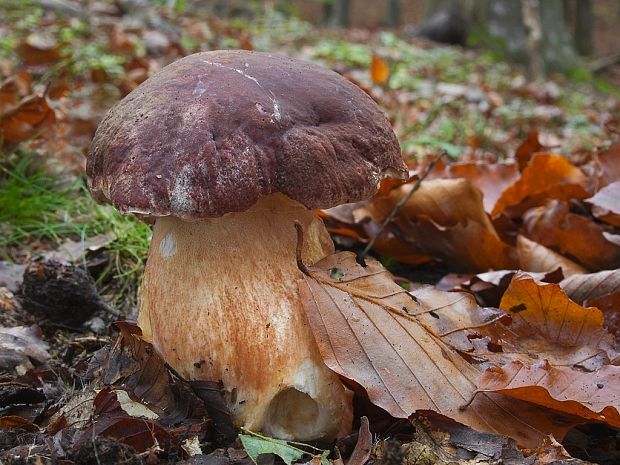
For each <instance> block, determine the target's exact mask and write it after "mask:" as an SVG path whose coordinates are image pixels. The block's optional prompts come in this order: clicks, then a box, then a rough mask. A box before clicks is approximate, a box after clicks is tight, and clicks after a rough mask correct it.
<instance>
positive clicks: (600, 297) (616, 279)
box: [560, 270, 620, 343]
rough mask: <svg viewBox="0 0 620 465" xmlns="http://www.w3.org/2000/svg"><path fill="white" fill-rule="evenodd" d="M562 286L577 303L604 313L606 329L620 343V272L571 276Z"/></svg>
mask: <svg viewBox="0 0 620 465" xmlns="http://www.w3.org/2000/svg"><path fill="white" fill-rule="evenodd" d="M560 286H562V289H564V292H566V294H567V295H568V296H569V297H570V298H571V299H572V300H574V301H575V302H578V303H579V304H581V305H586V306H588V307H596V308H598V309H599V310H600V311H602V312H603V314H604V316H605V327H606V328H607V330H608V331H609V332H610V333H611V334H613V335H614V336H615V338H616V342H618V343H620V270H606V271H599V272H598V273H592V274H584V275H576V276H571V277H569V278H567V279H565V280H563V281H562V282H561V283H560Z"/></svg>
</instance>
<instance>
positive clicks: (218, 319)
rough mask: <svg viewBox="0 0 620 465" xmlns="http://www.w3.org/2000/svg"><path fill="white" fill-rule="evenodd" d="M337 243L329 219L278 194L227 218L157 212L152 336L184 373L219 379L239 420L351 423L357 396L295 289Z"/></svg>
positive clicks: (263, 426) (258, 426)
mask: <svg viewBox="0 0 620 465" xmlns="http://www.w3.org/2000/svg"><path fill="white" fill-rule="evenodd" d="M295 220H297V221H299V222H301V223H302V225H303V226H304V230H305V234H304V242H305V244H304V250H303V258H304V261H305V262H306V263H308V264H311V263H314V262H316V261H318V260H320V259H321V258H323V257H324V256H326V255H328V254H329V253H332V252H333V244H332V242H331V239H330V238H329V235H328V234H327V231H326V230H325V227H324V225H323V222H322V221H321V220H320V219H319V218H317V217H315V216H314V215H313V213H312V212H310V211H308V210H306V209H305V208H304V207H303V206H302V205H300V204H298V203H297V202H294V201H292V200H290V199H288V198H287V197H285V196H283V195H281V194H274V195H271V196H269V197H266V198H263V199H261V200H260V201H259V202H258V203H257V204H256V205H254V206H253V207H252V208H251V209H250V210H248V211H246V212H243V213H231V214H228V215H225V216H223V217H221V218H214V219H205V220H201V221H198V222H193V223H190V222H185V221H182V220H179V219H176V218H160V219H158V220H157V221H156V223H155V226H154V231H153V241H152V244H151V250H150V252H149V257H148V261H147V266H146V271H145V276H144V282H143V285H142V291H141V305H140V315H139V324H140V327H141V328H142V330H143V332H144V335H145V337H147V338H148V339H151V340H152V342H153V344H154V345H155V347H156V349H158V350H159V351H160V352H161V353H162V354H163V356H164V358H165V360H166V361H167V362H168V363H170V364H171V365H172V366H173V367H174V368H175V369H176V370H177V371H179V372H180V373H181V374H182V375H183V376H185V377H187V378H189V379H205V380H220V379H221V380H222V381H223V383H224V388H225V390H226V392H227V395H228V400H229V404H230V407H231V410H232V412H233V416H234V419H235V421H236V423H237V424H238V425H239V426H245V427H246V428H249V429H251V430H258V431H263V432H265V433H267V434H270V435H274V436H277V437H281V438H285V439H297V440H310V439H317V438H333V437H335V436H337V435H341V434H344V433H346V432H348V430H349V428H350V426H351V420H352V410H351V409H352V407H351V396H350V393H349V391H348V390H346V389H345V388H344V387H343V385H342V384H341V382H340V381H339V379H338V377H337V376H336V375H335V374H334V373H333V372H331V371H330V370H329V369H328V368H327V367H326V366H325V364H324V363H323V361H322V359H321V356H320V354H319V351H318V348H317V346H316V343H315V341H314V338H313V336H312V333H311V331H310V328H309V326H308V323H307V321H306V317H305V314H304V312H303V309H302V307H301V303H300V300H299V296H298V291H297V280H298V279H300V278H301V276H302V275H301V273H300V271H299V270H298V268H297V265H296V260H295V247H296V235H295V228H294V221H295Z"/></svg>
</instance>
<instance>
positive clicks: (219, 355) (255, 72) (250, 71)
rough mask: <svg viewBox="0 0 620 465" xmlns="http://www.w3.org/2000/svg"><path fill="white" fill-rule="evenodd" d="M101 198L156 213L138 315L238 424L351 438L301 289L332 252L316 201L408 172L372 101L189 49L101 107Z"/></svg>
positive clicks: (97, 190)
mask: <svg viewBox="0 0 620 465" xmlns="http://www.w3.org/2000/svg"><path fill="white" fill-rule="evenodd" d="M86 170H87V176H88V185H89V188H90V190H91V192H92V194H93V195H94V197H95V198H96V199H98V200H99V201H101V202H109V203H112V204H113V205H114V206H115V207H116V208H117V209H119V210H120V211H121V212H123V213H134V214H136V215H138V216H140V217H141V218H144V219H146V220H149V221H154V226H153V239H152V242H151V247H150V251H149V255H148V260H147V264H146V269H145V272H144V280H143V283H142V287H141V291H140V294H141V295H140V307H139V316H138V323H139V325H140V327H141V328H142V331H143V335H144V337H145V338H147V339H148V340H150V341H152V343H153V345H154V347H155V348H156V349H157V350H158V351H159V352H160V353H161V354H162V356H163V357H164V359H165V360H166V361H167V362H168V363H169V364H170V365H171V366H172V367H173V368H174V369H175V370H177V371H178V372H179V373H181V374H182V375H183V376H185V377H186V378H188V379H199V380H200V379H202V380H221V381H222V382H223V386H224V389H225V395H226V399H227V401H228V403H229V406H230V409H231V412H232V414H233V418H234V420H235V422H236V424H237V425H239V426H245V427H246V428H248V429H251V430H255V431H263V432H264V433H266V434H270V435H273V436H276V437H280V438H284V439H297V440H311V439H317V438H324V439H330V438H334V437H336V436H339V435H342V434H345V433H347V432H348V430H349V428H350V426H351V421H352V406H351V394H350V391H348V390H347V389H346V388H345V387H344V386H343V384H342V383H341V381H340V380H339V378H338V376H337V375H336V374H335V373H333V372H332V371H330V370H329V369H328V368H327V367H326V365H325V364H324V363H323V361H322V359H321V355H320V353H319V351H318V348H317V345H316V342H315V340H314V337H313V335H312V332H311V330H310V328H309V326H308V323H307V320H306V317H305V314H304V311H303V308H302V305H301V301H300V298H299V295H298V291H297V281H298V280H299V279H300V277H301V272H300V271H299V270H298V268H297V265H296V256H295V248H296V231H295V228H294V222H295V221H298V222H300V223H301V224H302V225H303V228H304V231H305V236H304V241H303V242H304V246H303V247H304V248H303V251H302V256H303V259H304V261H305V263H315V262H317V261H318V260H320V259H322V258H323V257H325V256H326V255H328V254H331V253H333V251H334V248H333V244H332V242H331V239H330V237H329V235H328V233H327V231H326V229H325V226H324V225H323V222H322V221H321V219H320V218H318V217H317V216H315V214H314V213H313V211H312V210H313V209H317V208H327V207H332V206H335V205H339V204H343V203H346V202H353V201H358V200H361V199H366V198H368V197H370V196H372V195H373V194H374V193H375V192H376V190H377V187H378V183H379V181H380V180H381V179H382V178H384V177H398V178H403V177H405V176H406V173H407V172H406V169H405V165H404V163H403V160H402V157H401V154H400V149H399V145H398V141H397V139H396V137H395V135H394V132H393V131H392V129H391V128H390V125H389V122H388V120H387V118H386V117H385V115H384V114H383V113H382V112H381V111H380V110H379V108H378V107H377V105H376V104H375V102H374V101H373V100H372V99H371V98H370V97H369V96H368V95H366V94H365V93H364V92H363V91H361V90H360V89H359V88H358V87H357V86H355V85H354V84H352V83H351V82H349V81H348V80H346V79H344V78H343V77H342V76H340V75H339V74H337V73H335V72H332V71H330V70H327V69H325V68H322V67H320V66H317V65H314V64H311V63H307V62H304V61H300V60H295V59H291V58H288V57H285V56H280V55H271V54H266V53H257V52H248V51H213V52H203V53H197V54H194V55H190V56H187V57H185V58H183V59H181V60H178V61H176V62H174V63H172V64H171V65H168V66H166V67H165V68H164V69H162V70H161V71H160V72H158V73H157V74H155V75H154V76H152V77H151V78H150V79H148V80H147V81H145V82H144V83H143V84H142V85H140V86H139V87H138V88H137V89H135V90H134V91H133V92H131V93H130V94H129V95H128V96H127V97H125V98H124V99H123V100H122V101H121V102H119V103H118V104H117V105H116V106H115V107H113V108H112V109H111V110H110V111H109V112H108V113H107V115H106V116H105V118H104V119H103V121H102V122H101V124H100V125H99V127H98V128H97V132H96V134H95V138H94V140H93V142H92V144H91V147H90V151H89V154H88V162H87V167H86Z"/></svg>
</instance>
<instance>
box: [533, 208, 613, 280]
mask: <svg viewBox="0 0 620 465" xmlns="http://www.w3.org/2000/svg"><path fill="white" fill-rule="evenodd" d="M523 223H524V235H525V236H527V237H528V238H529V239H531V240H533V241H535V242H537V243H539V244H542V245H544V246H545V247H549V248H551V249H553V250H556V251H557V252H559V253H561V254H562V255H564V256H567V257H568V258H571V259H574V260H576V261H577V262H579V263H580V264H581V265H583V266H585V267H586V268H588V269H589V270H590V271H598V270H601V269H610V268H618V267H620V246H618V245H616V244H613V243H612V242H610V241H609V240H607V238H606V237H605V235H604V230H603V229H602V228H601V227H600V225H598V224H596V223H594V222H593V221H592V220H591V219H589V218H586V217H584V216H581V215H577V214H575V213H572V212H571V211H570V207H569V205H568V203H566V202H561V201H558V200H551V201H549V202H548V203H547V204H546V205H545V206H543V207H537V208H532V209H531V210H529V211H528V212H526V213H525V214H524V215H523Z"/></svg>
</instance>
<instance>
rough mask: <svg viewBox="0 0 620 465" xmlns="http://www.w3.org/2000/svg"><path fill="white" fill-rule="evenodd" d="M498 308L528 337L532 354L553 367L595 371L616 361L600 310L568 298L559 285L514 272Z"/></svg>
mask: <svg viewBox="0 0 620 465" xmlns="http://www.w3.org/2000/svg"><path fill="white" fill-rule="evenodd" d="M500 309H502V310H504V311H506V312H507V313H508V314H510V315H511V316H512V318H513V323H512V325H511V329H512V330H513V331H518V332H520V333H521V334H522V335H523V337H525V338H527V339H529V342H528V344H527V345H525V344H524V346H525V347H528V348H529V349H530V350H531V351H532V352H533V353H537V354H544V358H546V359H547V360H549V361H550V362H551V363H552V364H553V365H554V366H572V367H580V368H581V369H585V370H587V371H595V370H597V369H600V368H601V367H602V366H603V365H606V364H609V363H613V362H614V361H616V360H618V354H617V352H616V351H615V350H614V349H613V340H612V338H611V335H610V334H609V333H608V332H607V331H605V329H604V328H603V314H602V312H601V311H600V310H598V309H596V308H593V307H589V308H585V307H582V306H581V305H579V304H577V303H575V302H573V301H571V300H570V299H568V297H566V294H565V293H564V291H563V290H562V289H561V287H560V285H559V284H549V283H537V282H536V281H534V279H532V278H531V277H530V276H528V275H527V274H525V273H518V274H517V275H515V276H514V277H513V279H512V281H511V283H510V286H509V287H508V289H507V290H506V292H505V293H504V297H503V298H502V301H501V304H500Z"/></svg>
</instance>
